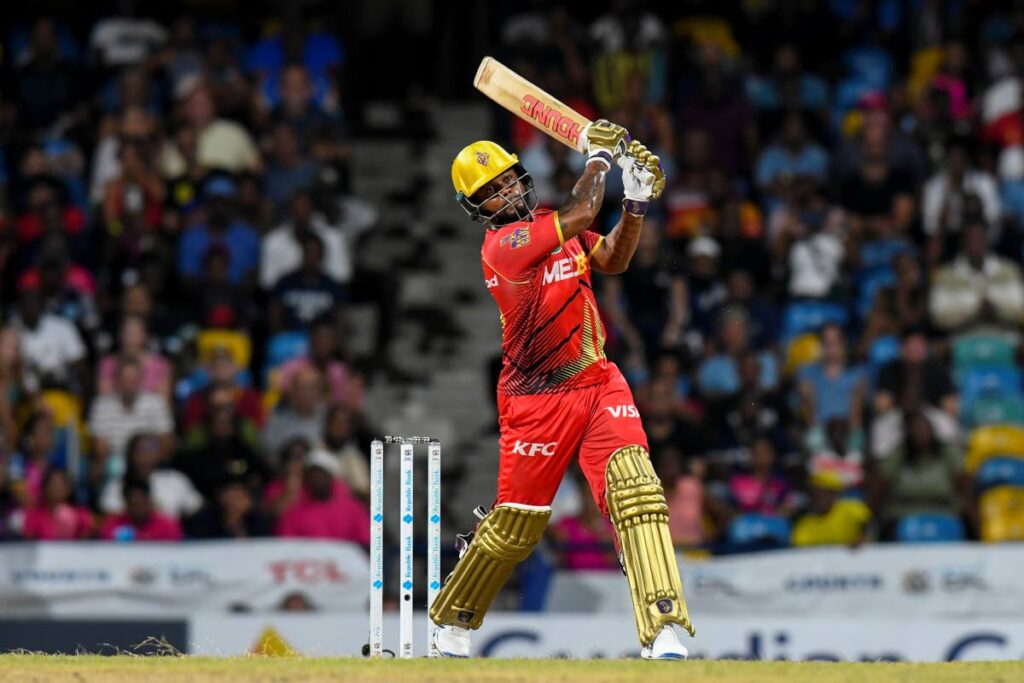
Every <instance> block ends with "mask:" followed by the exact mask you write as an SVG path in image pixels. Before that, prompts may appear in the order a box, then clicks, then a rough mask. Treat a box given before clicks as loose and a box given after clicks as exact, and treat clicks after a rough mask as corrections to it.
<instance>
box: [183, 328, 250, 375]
mask: <svg viewBox="0 0 1024 683" xmlns="http://www.w3.org/2000/svg"><path fill="white" fill-rule="evenodd" d="M196 347H197V352H198V354H199V362H200V363H204V364H205V363H208V362H210V360H211V359H212V358H213V354H214V353H215V352H216V351H217V350H219V349H227V350H228V351H229V352H230V353H231V357H232V358H233V359H234V361H235V365H237V366H238V367H240V368H247V367H249V362H250V361H251V360H252V342H251V341H250V340H249V337H248V336H247V335H245V334H242V333H241V332H235V331H234V330H220V329H211V330H203V331H202V332H200V333H199V336H198V337H197V338H196Z"/></svg>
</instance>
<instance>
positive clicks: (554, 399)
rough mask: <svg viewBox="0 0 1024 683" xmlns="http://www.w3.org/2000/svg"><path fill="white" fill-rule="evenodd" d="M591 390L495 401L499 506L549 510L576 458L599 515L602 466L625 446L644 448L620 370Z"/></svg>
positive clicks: (603, 508) (602, 505) (610, 369)
mask: <svg viewBox="0 0 1024 683" xmlns="http://www.w3.org/2000/svg"><path fill="white" fill-rule="evenodd" d="M608 365H609V367H608V374H607V379H606V380H605V381H604V382H603V383H602V384H598V385H595V386H590V387H585V388H582V389H572V390H569V391H565V392H559V393H554V394H530V395H523V396H507V395H499V396H498V424H499V427H500V430H501V438H500V440H499V442H498V444H499V449H500V464H499V472H498V499H497V501H496V502H495V504H496V505H498V504H501V503H520V504H525V505H540V506H543V505H550V504H551V501H552V500H554V498H555V492H556V491H557V490H558V485H559V484H560V483H561V481H562V477H563V476H564V474H565V469H566V468H567V467H568V466H569V463H570V462H571V461H572V459H573V458H575V457H577V456H578V457H579V464H580V469H581V470H582V471H583V474H584V476H585V477H586V478H587V481H588V482H589V483H590V491H591V493H592V494H593V496H594V501H595V502H596V503H597V505H598V507H599V508H600V509H601V512H602V513H603V514H604V515H605V516H607V515H608V505H607V503H606V502H605V499H604V495H605V467H606V466H607V464H608V460H609V458H610V457H611V455H612V453H614V452H615V451H617V450H618V449H620V448H622V447H624V446H630V445H634V444H637V445H640V446H643V447H644V448H645V449H646V448H647V436H646V435H645V434H644V429H643V425H642V424H641V422H640V413H639V412H638V411H637V409H636V405H635V404H634V403H633V394H632V392H631V391H630V389H629V385H628V384H627V383H626V380H625V378H624V377H623V376H622V373H621V372H620V371H619V369H618V368H617V367H616V366H615V365H614V364H613V363H609V364H608Z"/></svg>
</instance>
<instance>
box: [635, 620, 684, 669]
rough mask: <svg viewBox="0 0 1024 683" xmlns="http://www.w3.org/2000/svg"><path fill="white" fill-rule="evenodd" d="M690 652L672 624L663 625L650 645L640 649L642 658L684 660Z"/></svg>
mask: <svg viewBox="0 0 1024 683" xmlns="http://www.w3.org/2000/svg"><path fill="white" fill-rule="evenodd" d="M689 656H690V652H689V651H688V650H687V649H686V647H685V646H684V645H683V644H682V643H680V642H679V638H677V637H676V632H675V630H673V628H672V626H671V625H666V626H663V627H662V629H661V631H659V632H658V635H656V636H655V637H654V640H653V641H652V642H651V644H650V645H645V646H644V647H643V649H642V650H640V657H641V659H665V660H677V661H678V660H683V659H686V658H687V657H689Z"/></svg>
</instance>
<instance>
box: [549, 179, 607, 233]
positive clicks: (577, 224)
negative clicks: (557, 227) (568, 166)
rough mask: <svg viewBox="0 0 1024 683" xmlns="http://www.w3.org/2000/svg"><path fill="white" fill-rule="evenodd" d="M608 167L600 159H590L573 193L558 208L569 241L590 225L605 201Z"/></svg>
mask: <svg viewBox="0 0 1024 683" xmlns="http://www.w3.org/2000/svg"><path fill="white" fill-rule="evenodd" d="M607 175H608V167H607V166H606V165H605V164H603V163H601V162H600V161H590V162H588V163H587V166H586V168H585V169H584V170H583V175H582V176H580V179H579V180H578V181H576V186H575V187H574V188H572V194H571V195H569V198H568V199H566V200H565V203H564V204H562V206H561V207H560V208H559V209H558V221H559V223H561V225H562V237H563V238H564V239H565V240H566V241H569V240H570V239H572V238H573V237H575V236H576V235H579V234H580V233H581V232H583V231H584V230H586V229H587V228H588V227H590V224H591V223H593V222H594V219H595V218H597V214H598V212H599V211H600V210H601V203H602V202H603V201H604V182H605V177H606V176H607Z"/></svg>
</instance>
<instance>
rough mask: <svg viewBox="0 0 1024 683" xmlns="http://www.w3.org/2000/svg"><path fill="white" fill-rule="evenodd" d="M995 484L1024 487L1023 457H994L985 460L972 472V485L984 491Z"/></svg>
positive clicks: (981, 491)
mask: <svg viewBox="0 0 1024 683" xmlns="http://www.w3.org/2000/svg"><path fill="white" fill-rule="evenodd" d="M997 486H1019V487H1024V459H1022V458H1001V457H995V458H991V459H989V460H986V461H985V462H984V463H982V465H981V467H979V468H978V471H977V472H975V474H974V487H975V489H976V490H977V492H978V493H984V492H985V491H988V490H990V489H993V488H996V487H997Z"/></svg>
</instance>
